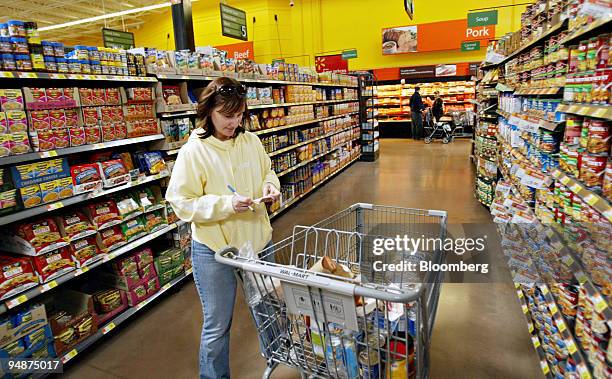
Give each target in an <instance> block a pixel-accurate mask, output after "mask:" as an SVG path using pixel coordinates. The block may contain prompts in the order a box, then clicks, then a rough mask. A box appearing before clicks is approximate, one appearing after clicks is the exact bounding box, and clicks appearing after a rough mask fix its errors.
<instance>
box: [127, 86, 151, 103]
mask: <svg viewBox="0 0 612 379" xmlns="http://www.w3.org/2000/svg"><path fill="white" fill-rule="evenodd" d="M127 97H128V99H129V100H132V101H152V100H153V89H152V88H151V87H134V88H127Z"/></svg>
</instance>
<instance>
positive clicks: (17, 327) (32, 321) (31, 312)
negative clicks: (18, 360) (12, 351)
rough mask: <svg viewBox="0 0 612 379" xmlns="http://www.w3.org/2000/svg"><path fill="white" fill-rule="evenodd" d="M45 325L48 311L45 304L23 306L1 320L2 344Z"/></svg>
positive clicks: (0, 338) (0, 344)
mask: <svg viewBox="0 0 612 379" xmlns="http://www.w3.org/2000/svg"><path fill="white" fill-rule="evenodd" d="M45 325H47V313H46V312H45V306H44V305H42V304H34V305H31V306H27V305H26V306H24V307H21V308H19V309H18V310H17V311H16V313H15V314H13V315H12V316H10V317H7V316H4V317H3V318H2V319H1V320H0V346H6V345H7V344H9V343H11V342H14V341H17V340H18V339H20V338H23V337H25V336H27V335H28V334H30V333H32V332H34V331H35V330H37V329H40V328H42V327H44V326H45Z"/></svg>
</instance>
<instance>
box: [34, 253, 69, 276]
mask: <svg viewBox="0 0 612 379" xmlns="http://www.w3.org/2000/svg"><path fill="white" fill-rule="evenodd" d="M32 263H33V265H34V268H35V269H36V272H37V273H38V275H40V278H41V282H42V283H46V282H48V281H49V280H52V279H55V278H57V277H58V276H60V275H63V274H65V273H67V272H68V271H72V270H74V268H75V263H74V262H73V261H72V259H71V255H70V250H69V248H68V247H63V248H61V249H58V250H54V251H50V252H48V253H45V254H42V255H38V256H36V257H33V258H32Z"/></svg>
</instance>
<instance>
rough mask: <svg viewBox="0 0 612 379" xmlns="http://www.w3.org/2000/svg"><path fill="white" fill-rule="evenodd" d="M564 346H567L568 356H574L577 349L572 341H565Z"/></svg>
mask: <svg viewBox="0 0 612 379" xmlns="http://www.w3.org/2000/svg"><path fill="white" fill-rule="evenodd" d="M565 345H566V346H567V351H568V352H569V353H570V354H574V353H575V352H576V351H578V349H577V348H576V344H574V341H572V340H565Z"/></svg>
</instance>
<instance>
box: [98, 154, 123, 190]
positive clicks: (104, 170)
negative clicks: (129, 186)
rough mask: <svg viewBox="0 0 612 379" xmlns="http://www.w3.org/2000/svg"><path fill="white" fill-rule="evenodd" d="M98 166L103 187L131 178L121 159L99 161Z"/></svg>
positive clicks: (115, 184) (116, 184)
mask: <svg viewBox="0 0 612 379" xmlns="http://www.w3.org/2000/svg"><path fill="white" fill-rule="evenodd" d="M98 166H99V168H100V173H101V174H102V183H103V184H104V187H105V188H108V187H115V186H118V185H121V184H125V183H128V182H129V181H130V180H131V177H130V174H129V173H128V171H127V169H126V168H125V166H124V164H123V161H122V160H121V159H111V160H109V161H104V162H99V163H98Z"/></svg>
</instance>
